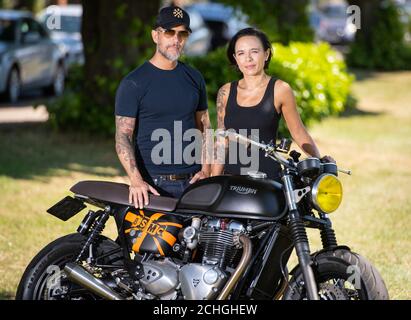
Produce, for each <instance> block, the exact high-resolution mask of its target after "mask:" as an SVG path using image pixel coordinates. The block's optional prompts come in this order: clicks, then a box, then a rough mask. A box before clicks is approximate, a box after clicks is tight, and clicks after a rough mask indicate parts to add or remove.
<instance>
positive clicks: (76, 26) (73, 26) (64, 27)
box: [42, 14, 81, 33]
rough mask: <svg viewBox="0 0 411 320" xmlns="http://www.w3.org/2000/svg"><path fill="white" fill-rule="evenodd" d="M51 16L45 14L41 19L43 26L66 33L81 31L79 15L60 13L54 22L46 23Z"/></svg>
mask: <svg viewBox="0 0 411 320" xmlns="http://www.w3.org/2000/svg"><path fill="white" fill-rule="evenodd" d="M50 17H51V16H50V15H49V14H48V15H45V16H44V18H43V19H42V20H43V24H44V26H45V27H46V28H47V29H48V30H50V31H54V32H67V33H78V32H81V17H78V16H68V15H61V16H59V20H55V21H54V22H55V23H56V24H55V23H47V21H49V18H50Z"/></svg>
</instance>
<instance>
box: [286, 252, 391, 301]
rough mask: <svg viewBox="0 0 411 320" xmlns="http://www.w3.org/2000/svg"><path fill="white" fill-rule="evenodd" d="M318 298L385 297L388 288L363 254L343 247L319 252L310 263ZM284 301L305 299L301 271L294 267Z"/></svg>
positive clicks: (363, 298)
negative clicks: (313, 262)
mask: <svg viewBox="0 0 411 320" xmlns="http://www.w3.org/2000/svg"><path fill="white" fill-rule="evenodd" d="M313 271H314V276H315V279H316V282H317V287H318V295H319V297H320V299H321V300H388V299H389V296H388V291H387V288H386V286H385V283H384V281H383V279H382V278H381V276H380V274H379V272H378V271H377V269H376V268H375V267H374V266H372V265H371V263H370V262H369V261H368V260H366V259H365V258H364V257H362V256H360V255H359V254H356V253H354V252H351V251H349V250H346V249H337V250H335V251H327V252H323V253H321V254H319V255H318V256H317V257H316V258H315V264H314V266H313ZM283 299H284V300H305V299H307V294H306V290H305V286H304V279H303V275H302V270H301V269H300V268H297V269H296V270H295V271H294V272H293V277H292V278H291V280H290V283H289V285H288V287H287V289H286V292H285V293H284V295H283Z"/></svg>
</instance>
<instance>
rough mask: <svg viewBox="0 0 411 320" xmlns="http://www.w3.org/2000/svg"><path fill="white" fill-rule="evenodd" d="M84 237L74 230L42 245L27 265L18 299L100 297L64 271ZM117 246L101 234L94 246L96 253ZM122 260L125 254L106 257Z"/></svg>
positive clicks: (80, 246) (119, 262) (116, 261)
mask: <svg viewBox="0 0 411 320" xmlns="http://www.w3.org/2000/svg"><path fill="white" fill-rule="evenodd" d="M85 240H86V237H85V236H83V235H81V234H79V233H74V234H69V235H66V236H63V237H61V238H59V239H57V240H54V241H53V242H51V243H50V244H48V245H47V246H46V247H45V248H43V249H42V250H41V251H40V252H39V253H38V254H37V255H36V256H35V257H34V258H33V260H32V261H31V262H30V264H29V265H28V266H27V268H26V270H25V272H24V274H23V276H22V278H21V280H20V283H19V286H18V288H17V293H16V300H56V299H64V300H71V299H74V300H88V299H92V300H97V299H101V298H99V297H97V296H95V295H93V294H92V293H91V292H88V291H87V290H85V289H83V288H81V287H79V286H78V285H76V284H74V283H72V282H70V281H69V280H68V279H67V278H66V277H65V274H64V272H62V270H63V268H64V266H65V265H66V264H67V263H68V262H72V261H74V260H75V259H76V257H77V255H78V254H79V252H80V250H81V248H82V245H83V244H84V242H85ZM117 248H119V246H118V244H116V243H115V242H114V241H112V240H110V239H108V238H105V237H100V241H99V242H98V246H97V248H96V250H95V251H96V256H100V255H102V254H103V253H105V252H108V251H111V250H114V249H117ZM121 260H122V255H121V254H118V253H116V254H114V255H111V256H110V257H107V258H105V260H104V262H105V263H107V264H109V263H112V264H119V265H120V266H121V265H122V261H121ZM57 273H58V274H57ZM57 281H58V282H59V285H58V286H54V285H53V284H55V283H56V282H57ZM60 281H61V283H60ZM62 288H63V289H62ZM66 288H68V289H69V290H68V292H67V293H65V292H64V291H65V290H66ZM57 290H59V291H60V292H58V291H57Z"/></svg>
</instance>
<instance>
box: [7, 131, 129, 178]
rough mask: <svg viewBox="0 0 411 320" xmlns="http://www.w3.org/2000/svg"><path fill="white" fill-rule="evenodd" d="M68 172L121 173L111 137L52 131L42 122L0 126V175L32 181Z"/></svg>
mask: <svg viewBox="0 0 411 320" xmlns="http://www.w3.org/2000/svg"><path fill="white" fill-rule="evenodd" d="M62 170H63V171H62ZM69 172H81V173H87V174H97V175H99V176H104V177H113V176H116V175H119V174H122V168H121V164H120V162H119V160H118V158H117V155H116V152H115V144H114V137H113V138H110V139H108V138H102V137H97V136H92V135H87V134H82V133H60V132H55V131H53V130H52V129H50V128H49V126H48V125H47V124H46V123H20V124H5V125H0V176H1V175H4V176H7V177H11V178H15V179H36V178H38V177H39V176H40V177H42V178H44V177H49V176H52V175H65V174H67V173H69Z"/></svg>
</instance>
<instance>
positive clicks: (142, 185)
mask: <svg viewBox="0 0 411 320" xmlns="http://www.w3.org/2000/svg"><path fill="white" fill-rule="evenodd" d="M149 191H150V192H151V193H153V194H155V195H156V196H159V195H160V194H159V193H158V192H157V190H156V189H154V188H153V187H152V186H150V185H149V184H148V183H147V182H145V181H144V180H141V179H140V180H136V181H133V182H132V183H131V184H130V192H129V195H128V202H129V203H134V206H135V207H136V208H139V209H143V207H144V206H146V205H148V202H149V198H148V192H149Z"/></svg>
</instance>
